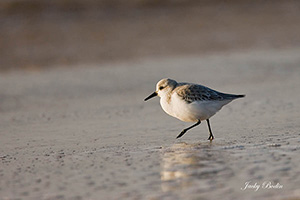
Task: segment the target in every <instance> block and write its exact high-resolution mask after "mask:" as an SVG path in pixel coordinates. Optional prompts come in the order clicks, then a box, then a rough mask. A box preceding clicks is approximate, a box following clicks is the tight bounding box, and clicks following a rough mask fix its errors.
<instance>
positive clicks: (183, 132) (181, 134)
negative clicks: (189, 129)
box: [176, 129, 186, 139]
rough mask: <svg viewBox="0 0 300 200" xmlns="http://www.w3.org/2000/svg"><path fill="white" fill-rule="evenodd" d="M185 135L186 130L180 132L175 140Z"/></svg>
mask: <svg viewBox="0 0 300 200" xmlns="http://www.w3.org/2000/svg"><path fill="white" fill-rule="evenodd" d="M185 133H186V130H185V129H183V130H182V131H181V133H180V134H179V135H178V136H177V137H176V139H178V138H180V137H181V136H183V134H185Z"/></svg>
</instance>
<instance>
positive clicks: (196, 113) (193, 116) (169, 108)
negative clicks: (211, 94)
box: [160, 93, 231, 122]
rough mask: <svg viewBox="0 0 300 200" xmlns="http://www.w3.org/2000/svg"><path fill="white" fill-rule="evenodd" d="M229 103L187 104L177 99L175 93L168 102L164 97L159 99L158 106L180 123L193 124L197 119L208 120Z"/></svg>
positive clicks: (203, 102) (205, 102)
mask: <svg viewBox="0 0 300 200" xmlns="http://www.w3.org/2000/svg"><path fill="white" fill-rule="evenodd" d="M230 101H231V100H229V101H195V102H192V103H188V102H186V101H184V100H183V99H182V98H181V97H179V96H178V95H177V93H173V94H172V96H171V100H170V101H169V102H168V101H167V98H166V97H161V99H160V104H161V107H162V108H163V110H164V111H165V112H166V113H167V114H169V115H171V116H173V117H176V118H178V119H180V120H181V121H185V122H195V121H198V120H199V119H200V120H201V121H202V120H206V119H209V118H210V117H212V116H213V115H214V114H216V112H218V111H219V110H220V109H221V108H222V107H223V106H224V105H226V104H228V103H229V102H230Z"/></svg>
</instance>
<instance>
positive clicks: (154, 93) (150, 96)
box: [144, 92, 157, 101]
mask: <svg viewBox="0 0 300 200" xmlns="http://www.w3.org/2000/svg"><path fill="white" fill-rule="evenodd" d="M156 96H157V92H153V93H152V94H150V95H149V96H148V97H147V98H146V99H144V101H147V100H149V99H151V98H152V97H156Z"/></svg>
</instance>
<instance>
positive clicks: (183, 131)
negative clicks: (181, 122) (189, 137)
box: [176, 120, 201, 139]
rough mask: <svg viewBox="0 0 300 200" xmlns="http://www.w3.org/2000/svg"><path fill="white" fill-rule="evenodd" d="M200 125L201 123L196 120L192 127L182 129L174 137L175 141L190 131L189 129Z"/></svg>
mask: <svg viewBox="0 0 300 200" xmlns="http://www.w3.org/2000/svg"><path fill="white" fill-rule="evenodd" d="M200 123H201V121H200V120H198V122H197V123H196V124H194V125H192V126H190V127H188V128H185V129H183V130H182V131H181V133H180V134H179V135H178V136H177V137H176V139H177V138H180V137H181V136H183V135H184V134H185V133H186V132H187V131H188V130H190V129H191V128H194V127H195V126H198V125H199V124H200Z"/></svg>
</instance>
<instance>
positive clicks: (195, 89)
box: [176, 84, 244, 103]
mask: <svg viewBox="0 0 300 200" xmlns="http://www.w3.org/2000/svg"><path fill="white" fill-rule="evenodd" d="M176 93H177V94H178V96H180V97H181V98H182V99H184V100H185V101H187V102H188V103H192V102H193V101H222V100H233V99H236V98H240V97H244V95H235V94H225V93H222V92H218V91H216V90H213V89H210V88H208V87H205V86H203V85H197V84H186V85H182V86H179V87H177V88H176Z"/></svg>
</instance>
